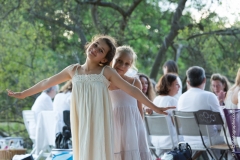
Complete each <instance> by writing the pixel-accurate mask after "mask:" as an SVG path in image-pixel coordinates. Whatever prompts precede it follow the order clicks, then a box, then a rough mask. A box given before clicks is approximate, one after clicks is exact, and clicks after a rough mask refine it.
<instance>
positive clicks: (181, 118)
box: [173, 110, 213, 158]
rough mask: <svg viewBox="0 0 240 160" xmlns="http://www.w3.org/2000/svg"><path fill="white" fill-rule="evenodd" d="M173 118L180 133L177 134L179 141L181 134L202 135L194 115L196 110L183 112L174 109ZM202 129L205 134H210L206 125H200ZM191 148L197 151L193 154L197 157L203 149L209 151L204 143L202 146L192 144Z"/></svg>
mask: <svg viewBox="0 0 240 160" xmlns="http://www.w3.org/2000/svg"><path fill="white" fill-rule="evenodd" d="M173 120H174V124H175V129H176V133H177V135H178V136H177V138H178V142H180V140H179V136H199V137H200V134H199V129H198V125H197V122H196V120H195V117H194V112H182V111H176V110H174V111H173ZM200 129H201V131H202V134H203V135H204V136H205V135H208V133H207V132H208V130H207V129H206V126H200ZM187 143H188V142H187ZM191 149H192V150H193V151H197V152H196V153H195V155H193V157H195V158H196V157H198V156H200V155H199V153H202V151H204V152H205V151H207V152H208V150H207V149H206V148H205V147H204V146H203V145H202V146H199V145H197V146H195V145H192V146H191ZM209 152H210V155H212V154H213V153H212V151H211V150H210V151H209Z"/></svg>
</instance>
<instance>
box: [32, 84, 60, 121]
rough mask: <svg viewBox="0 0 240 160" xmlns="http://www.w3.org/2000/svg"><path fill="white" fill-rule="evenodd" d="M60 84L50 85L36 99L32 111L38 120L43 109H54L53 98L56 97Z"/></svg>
mask: <svg viewBox="0 0 240 160" xmlns="http://www.w3.org/2000/svg"><path fill="white" fill-rule="evenodd" d="M58 88H59V87H58V85H56V86H53V87H50V88H48V89H46V90H44V91H43V92H42V93H41V94H40V95H39V96H38V97H37V99H36V100H35V102H34V104H33V106H32V109H31V110H32V111H34V112H35V115H36V120H37V117H38V114H39V113H40V112H41V111H52V110H53V101H52V99H53V98H54V97H55V95H56V94H57V92H58Z"/></svg>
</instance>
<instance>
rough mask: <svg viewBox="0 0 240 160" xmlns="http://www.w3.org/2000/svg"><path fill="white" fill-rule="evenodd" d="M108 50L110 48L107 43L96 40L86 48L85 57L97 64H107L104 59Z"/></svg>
mask: <svg viewBox="0 0 240 160" xmlns="http://www.w3.org/2000/svg"><path fill="white" fill-rule="evenodd" d="M109 50H110V48H109V46H108V45H107V43H106V42H105V41H104V40H102V39H98V40H96V41H95V42H93V43H92V44H91V45H90V46H89V47H88V49H87V56H88V58H89V59H91V60H93V61H96V62H97V63H105V62H107V59H106V58H105V57H106V55H107V53H108V51H109Z"/></svg>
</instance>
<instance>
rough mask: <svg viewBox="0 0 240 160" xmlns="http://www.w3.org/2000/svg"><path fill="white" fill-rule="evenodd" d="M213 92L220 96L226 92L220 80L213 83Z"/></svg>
mask: <svg viewBox="0 0 240 160" xmlns="http://www.w3.org/2000/svg"><path fill="white" fill-rule="evenodd" d="M211 85H212V90H213V92H214V93H215V94H218V93H219V92H220V91H223V90H224V87H225V86H224V85H223V84H222V82H221V81H219V80H213V81H212V83H211Z"/></svg>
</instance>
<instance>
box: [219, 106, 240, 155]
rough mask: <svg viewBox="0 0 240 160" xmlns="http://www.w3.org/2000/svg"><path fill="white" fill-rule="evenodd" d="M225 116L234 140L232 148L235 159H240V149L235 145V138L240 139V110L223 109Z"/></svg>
mask: <svg viewBox="0 0 240 160" xmlns="http://www.w3.org/2000/svg"><path fill="white" fill-rule="evenodd" d="M223 113H224V115H225V119H226V123H227V126H228V131H229V134H230V136H231V139H232V145H233V146H232V148H233V150H234V151H233V153H235V158H236V159H240V149H239V147H236V145H237V144H234V138H236V137H240V127H239V126H240V109H226V108H224V109H223ZM233 125H234V126H235V127H234V128H235V132H234V133H235V134H234V135H233V131H234V130H233V129H234V128H233Z"/></svg>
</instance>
